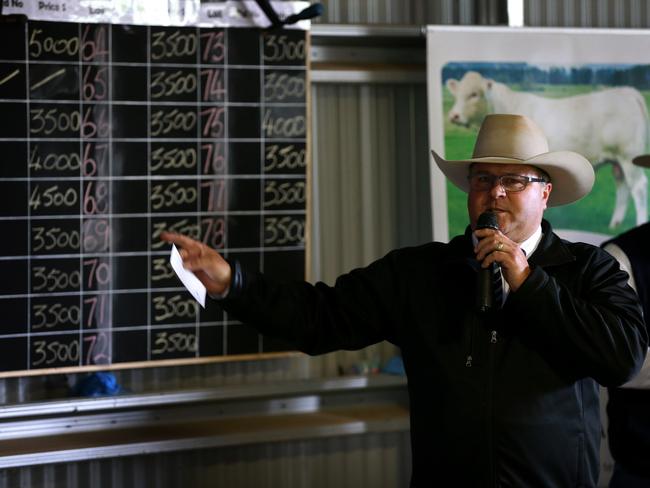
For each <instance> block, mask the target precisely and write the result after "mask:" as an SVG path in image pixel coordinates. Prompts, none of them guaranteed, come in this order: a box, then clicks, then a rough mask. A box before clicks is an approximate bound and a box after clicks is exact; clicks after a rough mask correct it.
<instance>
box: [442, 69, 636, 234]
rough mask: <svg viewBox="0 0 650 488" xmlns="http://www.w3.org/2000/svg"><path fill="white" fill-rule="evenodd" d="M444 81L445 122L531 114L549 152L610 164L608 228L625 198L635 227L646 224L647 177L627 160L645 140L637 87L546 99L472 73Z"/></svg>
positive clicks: (613, 224) (624, 205)
mask: <svg viewBox="0 0 650 488" xmlns="http://www.w3.org/2000/svg"><path fill="white" fill-rule="evenodd" d="M446 85H447V88H448V89H449V91H450V92H451V94H452V95H453V97H454V104H453V106H452V108H451V110H450V111H449V113H448V117H449V121H450V122H452V123H454V124H458V125H463V126H470V125H475V124H479V123H480V122H481V121H482V120H483V117H484V116H485V115H486V114H488V113H513V114H522V115H526V116H528V117H530V118H532V119H533V120H535V121H536V122H537V123H538V124H539V125H540V126H541V127H542V129H543V130H544V132H545V133H546V135H547V137H548V142H549V146H550V150H551V151H553V150H562V149H565V150H573V151H576V152H579V153H580V154H583V155H584V156H585V157H587V158H588V159H589V161H591V163H592V164H593V165H594V166H595V167H598V166H600V165H603V164H611V165H612V167H613V174H614V180H615V184H616V203H615V207H614V211H613V213H612V217H611V220H610V222H609V227H610V228H612V229H613V228H616V227H617V226H618V225H620V224H621V222H622V221H623V218H624V217H625V212H626V210H627V205H628V202H629V200H630V198H631V199H632V201H633V202H634V207H635V210H636V223H637V225H639V224H642V223H644V222H646V220H647V217H648V209H647V202H648V181H647V177H646V174H645V172H644V171H643V169H641V168H639V167H637V166H635V165H633V164H632V158H633V157H635V156H638V155H640V154H643V153H644V152H645V151H646V145H647V143H648V110H647V107H646V103H645V100H644V98H643V96H642V95H641V94H640V93H639V91H638V90H637V89H635V88H632V87H618V88H608V89H603V90H600V91H594V92H590V93H586V94H581V95H573V96H569V97H565V98H546V97H542V96H539V95H535V94H532V93H527V92H522V91H515V90H512V89H511V88H509V87H508V86H507V85H505V84H504V83H500V82H497V81H494V80H491V79H488V78H485V77H483V76H482V75H481V74H480V73H478V72H476V71H468V72H466V73H465V74H464V75H463V77H462V78H461V79H460V80H456V79H453V78H450V79H448V80H447V82H446Z"/></svg>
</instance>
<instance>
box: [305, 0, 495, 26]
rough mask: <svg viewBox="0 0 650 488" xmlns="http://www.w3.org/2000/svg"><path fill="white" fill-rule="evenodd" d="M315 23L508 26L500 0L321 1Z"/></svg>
mask: <svg viewBox="0 0 650 488" xmlns="http://www.w3.org/2000/svg"><path fill="white" fill-rule="evenodd" d="M320 3H322V4H323V5H324V7H325V13H324V15H323V17H322V18H320V19H318V20H316V23H325V24H409V25H427V24H465V25H472V24H477V25H493V24H499V23H504V24H505V23H507V18H506V16H505V12H504V10H503V8H502V6H503V5H504V3H505V2H504V1H503V0H429V1H423V0H321V2H320Z"/></svg>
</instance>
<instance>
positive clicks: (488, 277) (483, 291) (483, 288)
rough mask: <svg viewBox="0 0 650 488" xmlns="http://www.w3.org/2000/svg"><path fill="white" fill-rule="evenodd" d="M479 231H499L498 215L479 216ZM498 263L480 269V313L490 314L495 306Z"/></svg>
mask: <svg viewBox="0 0 650 488" xmlns="http://www.w3.org/2000/svg"><path fill="white" fill-rule="evenodd" d="M476 228H477V229H495V230H499V223H498V222H497V216H496V214H494V213H492V212H483V213H482V214H481V215H479V216H478V220H477V222H476ZM497 266H498V265H497V263H492V264H491V265H490V267H488V268H480V269H479V270H478V276H477V278H476V306H477V307H478V309H479V311H480V312H489V311H490V310H492V309H493V308H495V305H494V294H493V290H492V274H493V273H495V272H496V268H497Z"/></svg>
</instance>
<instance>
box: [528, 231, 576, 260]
mask: <svg viewBox="0 0 650 488" xmlns="http://www.w3.org/2000/svg"><path fill="white" fill-rule="evenodd" d="M542 234H543V235H542V240H541V241H540V242H539V245H538V246H537V249H536V250H535V252H534V253H533V255H532V256H530V259H529V261H530V263H531V264H534V265H536V266H542V267H544V266H557V265H560V264H565V263H570V262H572V261H575V260H576V257H575V255H574V254H573V253H572V252H571V250H570V249H569V247H568V246H567V241H564V240H562V239H560V238H559V237H558V235H557V234H556V233H555V232H553V228H552V227H551V224H550V223H549V222H548V221H547V220H544V219H543V220H542Z"/></svg>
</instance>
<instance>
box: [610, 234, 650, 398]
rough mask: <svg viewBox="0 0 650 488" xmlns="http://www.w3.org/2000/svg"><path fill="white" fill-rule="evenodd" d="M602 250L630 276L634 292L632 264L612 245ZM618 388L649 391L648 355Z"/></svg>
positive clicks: (649, 365) (649, 359)
mask: <svg viewBox="0 0 650 488" xmlns="http://www.w3.org/2000/svg"><path fill="white" fill-rule="evenodd" d="M603 249H605V251H607V252H608V253H609V254H611V255H612V256H613V257H614V258H616V260H617V261H618V263H619V265H620V267H621V269H622V270H623V271H625V272H626V273H627V274H628V275H629V276H630V278H629V279H628V284H629V285H630V286H631V287H632V288H633V289H634V290H635V291H636V283H635V282H634V274H633V273H632V264H631V263H630V260H629V258H628V257H627V255H626V254H625V253H624V252H623V250H622V249H621V248H620V247H619V246H617V245H616V244H613V243H609V244H607V245H606V246H605V247H604V248H603ZM647 319H648V317H646V320H647ZM649 350H650V349H649ZM620 388H638V389H650V354H646V357H645V361H644V362H643V366H642V367H641V371H639V374H637V375H636V376H635V377H634V378H633V379H631V380H630V381H628V382H627V383H625V384H624V385H621V386H620Z"/></svg>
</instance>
